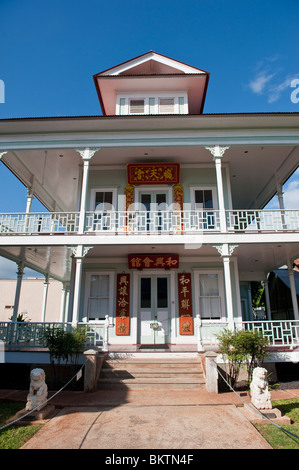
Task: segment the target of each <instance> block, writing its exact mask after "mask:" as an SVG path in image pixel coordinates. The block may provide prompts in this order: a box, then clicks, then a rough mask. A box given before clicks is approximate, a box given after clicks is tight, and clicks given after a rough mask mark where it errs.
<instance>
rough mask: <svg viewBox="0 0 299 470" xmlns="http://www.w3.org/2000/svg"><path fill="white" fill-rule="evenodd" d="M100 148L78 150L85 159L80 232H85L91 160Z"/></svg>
mask: <svg viewBox="0 0 299 470" xmlns="http://www.w3.org/2000/svg"><path fill="white" fill-rule="evenodd" d="M98 150H99V149H90V148H86V149H85V150H80V149H79V150H77V152H79V153H80V155H81V158H82V160H83V177H82V187H81V200H80V216H79V229H78V233H79V234H82V233H84V225H85V212H86V196H87V187H88V175H89V162H90V160H91V158H92V157H93V156H94V154H95V153H96V152H97V151H98Z"/></svg>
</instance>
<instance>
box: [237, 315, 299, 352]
mask: <svg viewBox="0 0 299 470" xmlns="http://www.w3.org/2000/svg"><path fill="white" fill-rule="evenodd" d="M236 328H243V329H246V330H257V331H260V332H261V333H262V334H263V336H265V337H267V338H268V340H269V346H270V347H271V346H272V347H287V348H289V349H293V348H294V347H299V320H274V321H270V320H269V321H268V320H263V321H246V322H242V324H236Z"/></svg>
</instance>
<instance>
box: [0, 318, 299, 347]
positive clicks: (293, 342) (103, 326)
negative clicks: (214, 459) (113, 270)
mask: <svg viewBox="0 0 299 470" xmlns="http://www.w3.org/2000/svg"><path fill="white" fill-rule="evenodd" d="M111 326H114V325H113V324H112V323H109V317H106V319H105V320H101V321H98V322H96V323H83V322H80V323H78V327H81V328H84V329H85V332H86V336H87V340H86V344H85V345H86V347H88V346H99V347H102V350H103V351H108V348H109V346H108V344H109V328H110V327H111ZM73 328H74V327H73V326H72V325H71V323H33V322H15V323H14V322H0V341H3V342H4V343H5V346H6V348H8V349H18V350H22V349H27V348H46V342H45V332H46V331H47V330H49V329H50V330H55V329H63V330H65V331H72V330H73ZM224 328H228V324H227V323H223V322H221V323H220V322H219V323H215V322H205V321H203V322H202V321H201V319H200V318H199V317H198V316H197V318H196V332H195V338H194V339H195V341H197V344H198V348H199V350H203V349H204V348H205V347H206V346H214V347H216V348H217V335H218V334H219V333H220V332H221V330H223V329H224ZM235 328H236V329H246V330H257V331H260V332H261V333H262V334H263V336H265V337H267V338H268V340H269V347H270V348H272V347H275V348H287V349H290V350H292V349H294V348H296V347H299V320H275V321H268V320H263V321H246V322H241V323H239V324H238V323H236V325H235Z"/></svg>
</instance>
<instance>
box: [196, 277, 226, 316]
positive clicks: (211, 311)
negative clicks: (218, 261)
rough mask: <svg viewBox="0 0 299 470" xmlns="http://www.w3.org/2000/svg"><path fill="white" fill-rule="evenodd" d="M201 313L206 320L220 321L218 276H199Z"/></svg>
mask: <svg viewBox="0 0 299 470" xmlns="http://www.w3.org/2000/svg"><path fill="white" fill-rule="evenodd" d="M199 311H200V316H201V317H202V318H204V319H209V320H212V319H218V320H219V319H220V317H221V298H220V294H219V282H218V274H199Z"/></svg>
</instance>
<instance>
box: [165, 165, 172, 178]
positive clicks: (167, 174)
mask: <svg viewBox="0 0 299 470" xmlns="http://www.w3.org/2000/svg"><path fill="white" fill-rule="evenodd" d="M164 177H165V179H166V180H171V179H172V170H171V169H170V168H167V170H165V171H164Z"/></svg>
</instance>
